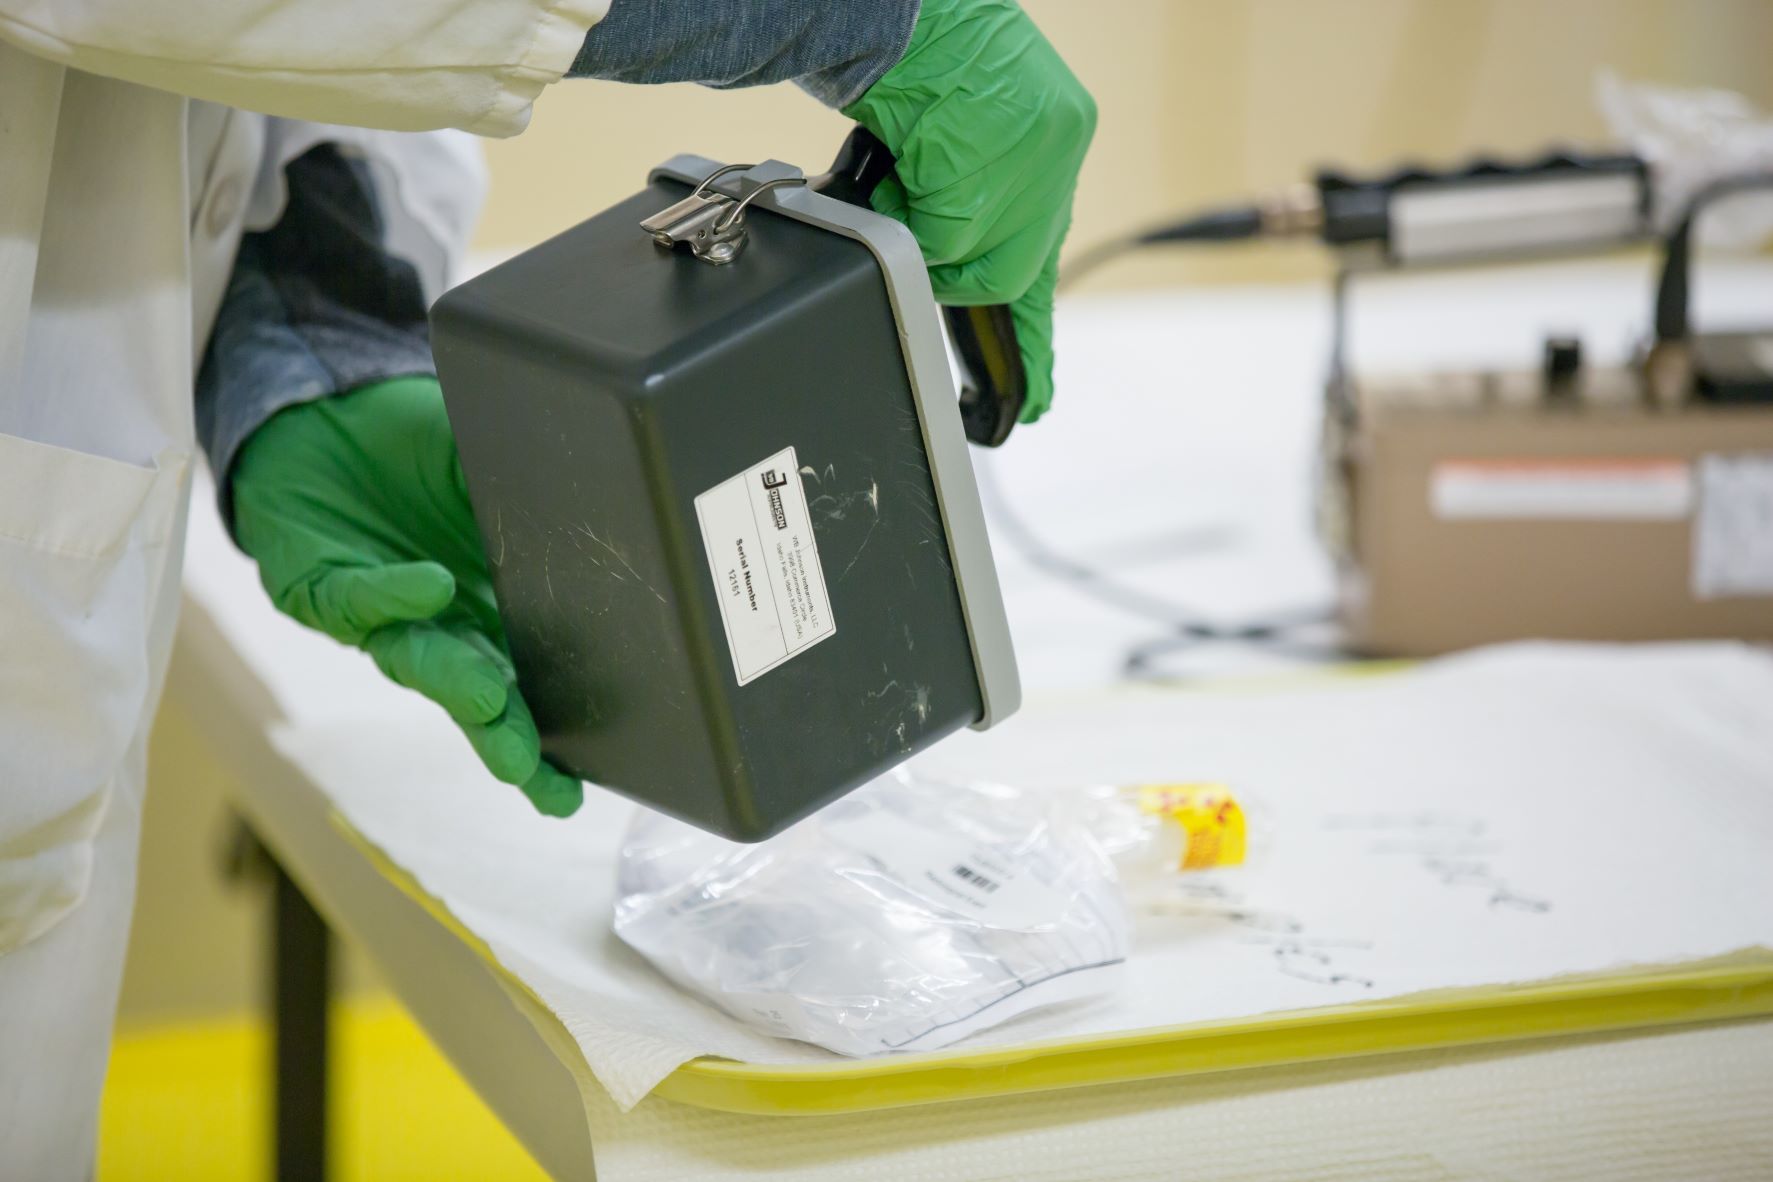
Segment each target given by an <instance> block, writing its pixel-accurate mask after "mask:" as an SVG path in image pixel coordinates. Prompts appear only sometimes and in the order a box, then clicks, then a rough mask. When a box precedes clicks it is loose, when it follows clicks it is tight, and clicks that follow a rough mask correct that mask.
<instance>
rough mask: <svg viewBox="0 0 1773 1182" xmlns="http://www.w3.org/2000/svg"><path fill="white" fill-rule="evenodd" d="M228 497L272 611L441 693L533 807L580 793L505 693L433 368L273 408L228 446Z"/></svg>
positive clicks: (563, 812) (554, 810)
mask: <svg viewBox="0 0 1773 1182" xmlns="http://www.w3.org/2000/svg"><path fill="white" fill-rule="evenodd" d="M233 507H234V527H235V536H236V538H237V539H238V540H239V542H240V546H241V548H242V549H244V550H245V551H246V552H247V553H248V554H250V555H252V556H253V557H254V558H256V559H257V560H258V564H259V577H260V579H261V580H262V581H263V583H264V585H265V590H267V591H269V592H270V593H271V599H272V601H273V602H274V603H276V605H277V606H278V608H279V609H280V610H282V611H283V612H284V613H285V614H287V615H290V616H293V617H295V618H296V619H297V620H300V621H301V622H302V623H304V624H306V625H308V626H309V627H310V628H316V629H319V630H320V631H321V632H324V633H326V634H327V635H328V636H331V637H332V638H333V639H335V640H339V641H342V642H344V643H345V644H350V645H355V646H357V647H358V648H361V649H365V650H366V651H368V653H369V654H370V655H371V656H372V657H374V658H375V662H376V664H377V665H379V666H380V667H381V669H382V672H384V673H386V674H387V675H388V676H389V677H391V678H393V679H394V680H395V681H397V682H399V683H400V684H401V685H404V686H408V687H410V688H412V689H415V690H418V691H419V692H420V693H421V694H424V695H425V696H426V697H427V698H430V699H431V700H432V701H434V702H436V703H437V704H438V705H440V706H442V707H443V708H444V709H445V710H447V711H448V712H449V714H450V716H451V717H452V718H454V719H455V721H456V723H457V725H459V726H460V727H461V728H462V730H463V731H464V732H466V733H467V736H468V740H469V742H470V743H472V744H473V746H474V750H475V751H476V752H477V753H479V755H480V758H481V760H482V761H483V762H485V764H486V766H487V768H488V769H489V770H490V771H491V772H492V774H493V775H495V776H497V777H498V778H499V779H501V780H504V781H506V782H507V783H511V784H516V785H518V786H519V787H520V788H522V790H523V793H524V795H526V796H528V797H529V799H530V801H531V802H532V803H533V804H534V805H535V806H536V808H537V809H538V810H540V811H541V812H543V813H546V814H548V815H549V816H555V817H564V816H567V815H569V814H570V813H572V812H573V811H574V810H575V809H577V808H578V807H579V804H580V802H581V801H582V800H583V798H584V790H583V788H581V786H580V785H579V783H578V781H576V780H574V779H572V778H570V777H568V776H566V775H563V774H562V773H561V772H559V771H558V770H556V769H555V768H554V767H553V766H552V765H550V764H549V763H548V762H547V761H546V760H544V759H542V757H541V743H540V740H539V739H538V738H537V735H536V724H535V720H534V719H532V718H531V717H530V713H529V708H528V707H527V706H525V705H524V702H523V699H522V697H520V696H519V694H518V692H517V683H516V678H515V675H514V673H513V671H512V667H511V658H510V655H509V654H508V653H507V651H506V648H505V636H504V629H503V628H502V627H501V625H500V623H499V613H498V608H497V606H496V605H495V603H494V601H493V592H492V581H491V578H490V577H489V575H488V573H487V565H486V555H485V554H484V553H483V552H482V550H481V545H480V535H479V534H478V533H476V532H475V528H474V517H473V514H472V512H471V511H470V509H469V505H468V490H467V486H466V484H465V483H464V482H463V478H462V469H461V465H460V464H459V463H458V462H457V460H456V445H455V439H454V437H453V436H452V435H451V434H450V430H449V419H448V418H447V416H446V415H445V414H444V409H443V393H442V391H441V390H439V389H438V386H437V383H436V381H435V380H433V379H431V378H397V379H394V380H392V381H387V382H381V383H377V384H375V385H370V386H364V387H361V388H359V389H357V390H353V391H351V392H350V393H347V394H341V395H339V396H337V397H333V398H322V399H319V400H317V401H314V402H308V403H303V404H301V405H298V406H292V407H289V408H287V409H285V410H282V411H279V412H278V413H277V414H276V415H274V416H272V418H271V419H270V420H269V421H267V422H266V423H265V424H264V425H262V426H261V427H259V429H258V430H257V431H255V432H253V434H252V436H251V437H250V438H249V439H248V440H247V441H246V443H245V445H244V446H243V447H242V448H241V450H240V454H239V456H238V458H237V459H236V460H235V464H234V477H233Z"/></svg>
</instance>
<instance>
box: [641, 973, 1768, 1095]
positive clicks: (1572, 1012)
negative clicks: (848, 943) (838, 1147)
mask: <svg viewBox="0 0 1773 1182" xmlns="http://www.w3.org/2000/svg"><path fill="white" fill-rule="evenodd" d="M1764 1014H1773V954H1757V955H1754V956H1745V957H1733V958H1730V959H1729V960H1727V961H1724V962H1712V963H1710V964H1708V965H1704V966H1688V967H1685V968H1681V969H1673V970H1668V971H1660V972H1644V973H1632V974H1628V975H1622V976H1611V977H1589V978H1582V979H1571V980H1566V981H1562V982H1557V983H1552V984H1544V985H1532V986H1523V987H1519V988H1512V989H1485V990H1450V991H1443V992H1439V993H1435V994H1422V995H1420V996H1418V997H1415V998H1400V999H1396V1000H1393V1001H1386V1002H1371V1003H1363V1004H1360V1005H1347V1006H1328V1007H1323V1008H1317V1009H1310V1010H1294V1011H1289V1012H1286V1013H1274V1014H1263V1015H1260V1016H1258V1017H1253V1018H1238V1019H1232V1020H1227V1021H1220V1022H1199V1023H1194V1024H1191V1025H1186V1026H1167V1027H1157V1028H1153V1029H1150V1030H1136V1031H1129V1032H1127V1033H1124V1034H1117V1035H1110V1036H1102V1037H1095V1038H1087V1039H1072V1040H1060V1041H1051V1042H1041V1043H1028V1044H1024V1045H1022V1046H1016V1047H1003V1048H994V1049H991V1050H984V1051H965V1052H952V1053H938V1054H929V1055H905V1056H892V1057H889V1058H881V1059H865V1060H857V1061H854V1062H846V1063H838V1064H815V1065H809V1066H797V1067H780V1066H767V1065H763V1064H757V1063H736V1062H732V1061H730V1060H723V1059H697V1060H694V1061H692V1062H689V1063H685V1064H684V1065H683V1066H682V1067H679V1068H678V1069H677V1070H676V1071H675V1072H673V1073H672V1074H671V1075H670V1076H669V1077H668V1078H666V1079H665V1081H664V1082H663V1083H661V1084H660V1085H659V1086H658V1089H657V1094H658V1095H661V1096H665V1097H667V1098H669V1099H672V1100H677V1101H680V1102H682V1103H685V1104H694V1105H697V1106H698V1107H701V1108H715V1109H719V1110H721V1111H723V1112H743V1113H753V1114H758V1115H769V1116H788V1115H812V1114H818V1113H833V1112H862V1111H868V1110H872V1109H880V1108H899V1107H904V1106H906V1105H911V1104H931V1103H937V1102H941V1101H948V1100H967V1099H979V1098H982V1097H987V1096H1004V1095H1011V1094H1013V1093H1017V1092H1039V1091H1050V1090H1053V1089H1057V1088H1070V1087H1078V1086H1082V1085H1086V1084H1102V1083H1120V1082H1125V1081H1128V1080H1135V1079H1153V1078H1158V1077H1168V1076H1185V1075H1201V1074H1205V1073H1208V1072H1215V1071H1232V1070H1237V1069H1240V1068H1248V1067H1274V1066H1280V1065H1284V1064H1290V1063H1309V1062H1314V1061H1317V1060H1322V1059H1346V1058H1353V1057H1356V1056H1363V1055H1380V1054H1388V1053H1393V1052H1398V1051H1414V1050H1424V1049H1428V1048H1434V1047H1457V1046H1471V1045H1474V1044H1478V1043H1499V1042H1509V1041H1515V1040H1524V1039H1532V1038H1545V1037H1549V1036H1552V1035H1568V1034H1587V1033H1593V1032H1596V1031H1603V1030H1628V1029H1632V1028H1634V1027H1646V1026H1666V1025H1673V1024H1676V1023H1685V1022H1704V1021H1715V1020H1718V1019H1723V1018H1744V1017H1751V1016H1755V1015H1764Z"/></svg>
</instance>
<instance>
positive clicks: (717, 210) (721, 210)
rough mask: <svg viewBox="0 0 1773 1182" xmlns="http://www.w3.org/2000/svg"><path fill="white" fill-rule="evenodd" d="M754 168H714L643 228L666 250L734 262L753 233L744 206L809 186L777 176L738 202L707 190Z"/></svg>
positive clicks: (708, 260) (716, 261)
mask: <svg viewBox="0 0 1773 1182" xmlns="http://www.w3.org/2000/svg"><path fill="white" fill-rule="evenodd" d="M755 167H756V165H753V164H728V165H727V166H726V167H724V168H717V169H715V170H714V171H713V172H711V173H709V174H708V175H707V176H705V177H703V178H702V183H701V184H699V185H697V186H696V191H695V192H693V193H691V194H690V195H689V196H688V197H685V198H684V199H683V200H682V201H679V202H677V203H675V204H673V205H670V206H667V207H666V208H664V209H661V210H660V211H659V212H658V213H655V214H653V216H651V217H649V218H647V219H646V220H645V221H643V222H641V223H640V228H641V229H642V230H645V231H646V232H647V233H648V234H650V235H652V239H653V241H654V242H656V243H658V244H659V245H660V246H663V247H665V248H666V249H667V250H674V249H676V248H677V247H680V246H687V247H689V251H690V253H691V254H692V255H694V256H695V257H696V258H699V259H701V260H702V261H703V262H705V263H712V264H714V265H715V266H717V267H718V266H721V265H722V264H725V263H730V262H732V261H733V260H734V259H736V258H738V257H739V252H740V251H742V250H744V249H745V243H746V242H747V241H749V239H750V232H749V231H748V230H747V229H746V227H745V207H746V206H748V205H750V204H751V202H752V201H753V200H755V199H756V197H757V195H758V194H759V193H762V192H763V191H765V190H766V189H773V188H775V187H776V186H778V185H804V184H806V178H805V177H800V176H796V177H776V178H773V179H771V180H766V181H763V182H762V183H760V184H757V185H755V186H754V187H752V188H751V191H750V192H748V193H746V194H745V196H744V197H743V198H742V199H740V200H737V201H735V200H734V199H733V198H731V197H728V196H726V195H725V194H724V193H711V192H709V191H708V186H709V185H711V184H713V183H714V182H715V181H717V180H719V179H720V178H721V177H723V176H725V175H727V174H728V173H731V172H743V171H745V170H746V169H748V168H755Z"/></svg>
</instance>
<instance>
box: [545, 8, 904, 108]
mask: <svg viewBox="0 0 1773 1182" xmlns="http://www.w3.org/2000/svg"><path fill="white" fill-rule="evenodd" d="M917 6H918V0H613V3H611V4H610V9H609V15H608V16H606V17H604V18H603V20H602V21H600V22H599V23H598V24H596V25H595V26H593V27H592V29H591V32H590V33H589V34H588V35H587V36H586V37H585V44H584V47H583V48H582V49H580V51H579V56H578V60H576V61H575V62H573V67H572V70H571V71H570V72H571V74H572V75H573V76H574V77H578V78H607V79H611V80H613V81H617V82H700V83H702V84H703V85H704V86H715V87H734V86H761V85H764V84H766V83H770V82H786V81H790V80H792V81H793V82H795V83H797V84H798V85H799V86H800V87H801V88H802V89H803V90H805V91H806V92H807V93H809V94H811V95H812V96H813V97H814V98H816V99H818V100H819V101H820V102H822V103H824V104H825V105H827V106H830V107H843V106H846V105H848V104H849V103H851V102H853V101H854V100H855V99H856V98H858V97H859V96H860V95H861V94H862V92H863V91H865V90H867V89H868V88H869V87H870V86H873V85H874V83H875V82H876V81H878V80H879V78H880V76H881V75H882V74H884V73H886V72H887V70H889V69H890V68H892V66H893V65H894V64H896V63H897V62H898V60H899V59H900V58H901V57H903V56H904V54H905V46H906V45H907V44H908V43H909V42H910V40H911V26H912V25H914V24H915V23H916V22H917Z"/></svg>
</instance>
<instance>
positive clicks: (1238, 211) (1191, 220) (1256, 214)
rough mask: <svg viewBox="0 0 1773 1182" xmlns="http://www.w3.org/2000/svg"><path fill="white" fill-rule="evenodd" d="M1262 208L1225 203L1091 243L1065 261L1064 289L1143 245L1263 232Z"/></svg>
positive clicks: (1243, 236)
mask: <svg viewBox="0 0 1773 1182" xmlns="http://www.w3.org/2000/svg"><path fill="white" fill-rule="evenodd" d="M1262 228H1263V223H1262V210H1261V209H1260V208H1259V207H1257V206H1254V205H1236V206H1226V207H1224V208H1222V209H1212V210H1208V211H1207V212H1205V213H1201V214H1196V215H1194V216H1192V217H1188V218H1185V219H1183V220H1182V221H1179V222H1172V223H1170V224H1169V225H1164V226H1157V227H1155V228H1153V229H1150V230H1143V231H1140V232H1139V233H1137V234H1129V235H1127V236H1126V237H1124V238H1111V239H1109V240H1108V241H1107V242H1098V243H1097V244H1096V245H1095V246H1092V247H1089V248H1088V249H1086V250H1084V251H1083V252H1082V253H1081V254H1079V255H1077V256H1076V257H1075V258H1073V259H1072V260H1071V262H1070V263H1068V264H1066V267H1065V269H1064V271H1063V272H1061V274H1060V275H1059V289H1060V290H1061V291H1063V290H1064V289H1065V288H1067V287H1070V286H1071V285H1072V284H1074V283H1076V282H1077V281H1078V280H1080V279H1082V278H1083V277H1084V276H1085V275H1087V274H1088V273H1090V272H1091V271H1094V270H1095V269H1096V268H1098V267H1100V266H1102V265H1103V264H1105V263H1109V262H1112V261H1113V260H1115V259H1117V258H1119V257H1121V256H1122V255H1124V254H1130V253H1132V252H1133V251H1135V250H1138V249H1140V248H1141V247H1146V246H1159V245H1162V244H1164V243H1170V242H1201V243H1204V242H1238V241H1243V240H1245V239H1249V238H1255V237H1257V236H1258V235H1260V234H1261V233H1262Z"/></svg>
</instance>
